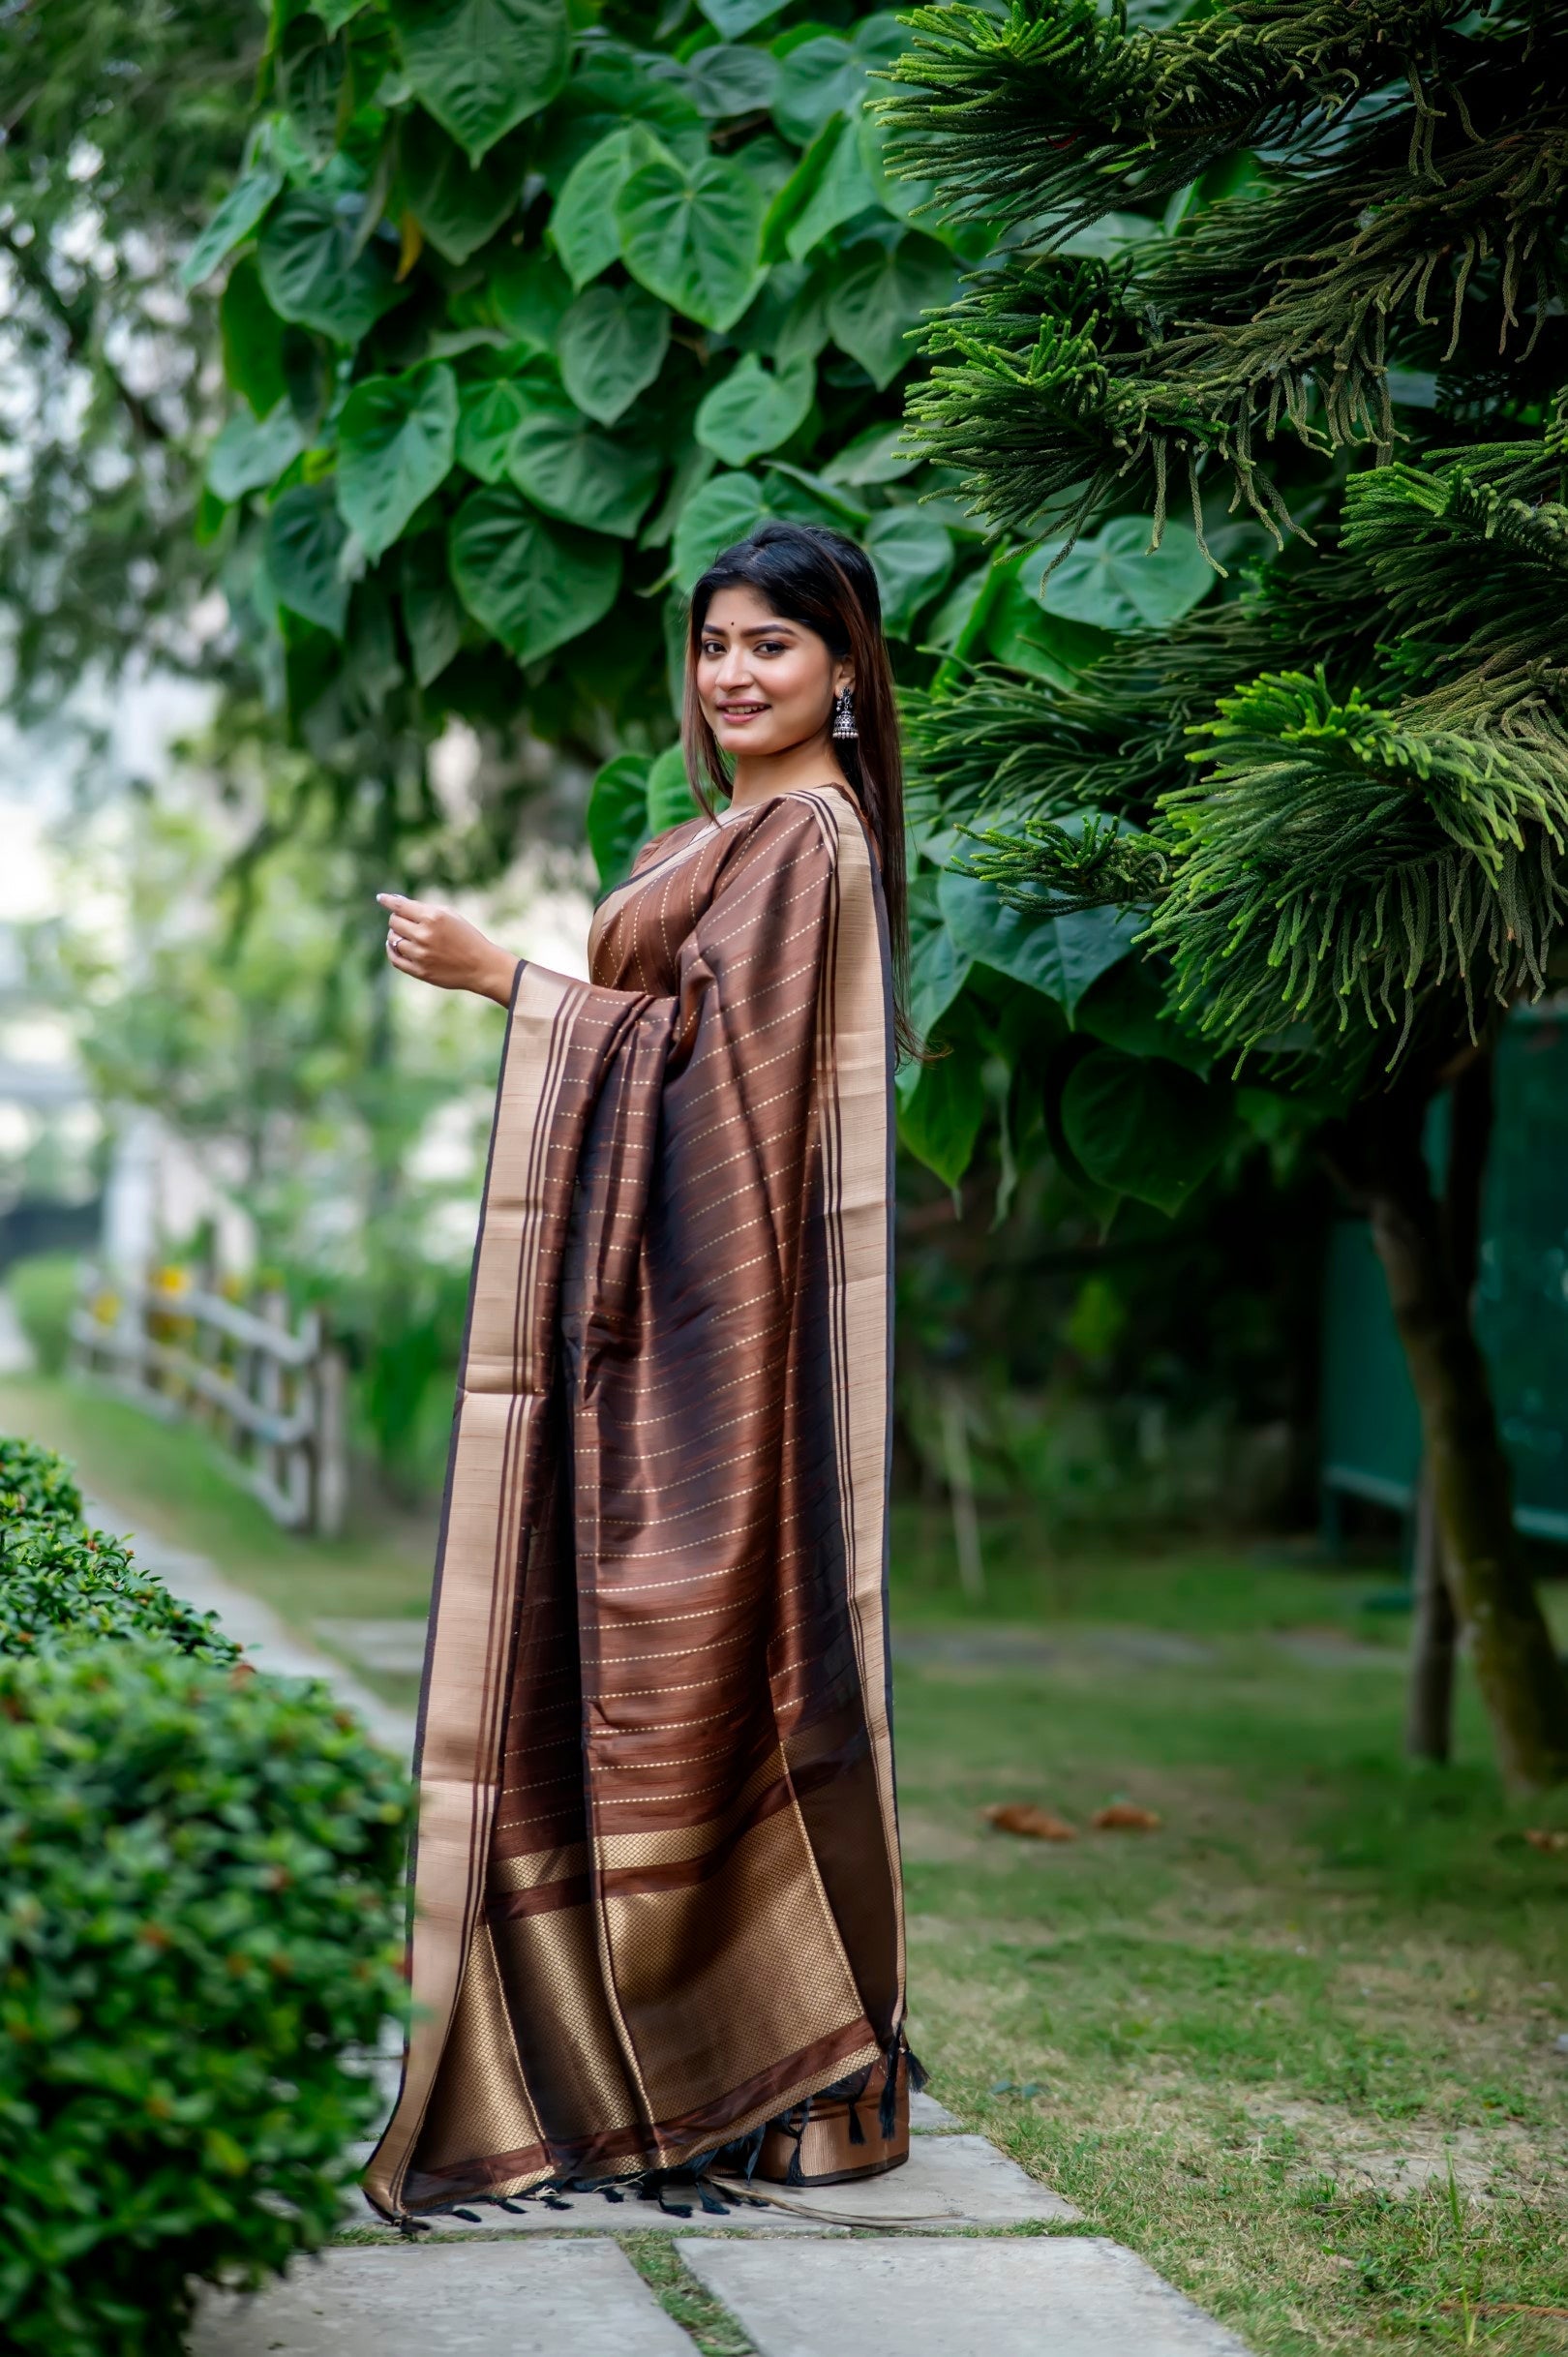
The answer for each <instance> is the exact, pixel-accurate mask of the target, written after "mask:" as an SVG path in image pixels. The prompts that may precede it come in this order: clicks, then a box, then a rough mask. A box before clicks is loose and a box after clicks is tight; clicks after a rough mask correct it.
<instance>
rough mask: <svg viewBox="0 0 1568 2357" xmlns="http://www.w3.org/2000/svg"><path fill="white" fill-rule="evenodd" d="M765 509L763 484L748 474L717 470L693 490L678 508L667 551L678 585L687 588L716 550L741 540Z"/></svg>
mask: <svg viewBox="0 0 1568 2357" xmlns="http://www.w3.org/2000/svg"><path fill="white" fill-rule="evenodd" d="M766 513H767V510H766V508H765V507H764V505H763V494H762V485H761V484H760V483H759V482H757V481H756V479H755V477H753V476H752V475H749V474H716V475H714V477H713V479H712V481H711V482H709V483H704V484H703V486H702V488H701V489H700V490H698V491H694V492H693V493H692V495H691V498H690V499H688V500H687V501H686V504H685V506H684V507H683V508H682V509H681V511H680V520H679V522H678V524H677V526H676V528H675V538H674V542H673V545H672V548H671V552H670V553H671V556H672V558H673V559H674V564H675V577H676V580H677V581H678V583H679V585H680V587H681V589H688V590H689V589H691V587H692V585H693V583H694V582H695V581H696V580H697V578H698V576H699V574H701V573H704V572H706V571H707V569H708V567H709V565H710V564H711V563H712V561H713V559H714V558H715V557H716V556H717V555H718V553H719V551H720V550H721V549H727V548H733V547H734V545H735V543H736V542H737V541H738V540H743V539H744V538H745V536H746V534H747V532H749V531H750V530H751V529H752V528H753V527H754V526H755V525H757V524H760V523H761V521H762V519H763V517H764V515H765V514H766Z"/></svg>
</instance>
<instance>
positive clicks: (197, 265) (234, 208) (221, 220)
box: [180, 164, 284, 287]
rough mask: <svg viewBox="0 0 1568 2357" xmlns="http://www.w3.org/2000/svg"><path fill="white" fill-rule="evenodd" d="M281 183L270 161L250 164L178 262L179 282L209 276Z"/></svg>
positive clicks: (188, 283)
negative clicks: (187, 251) (189, 249)
mask: <svg viewBox="0 0 1568 2357" xmlns="http://www.w3.org/2000/svg"><path fill="white" fill-rule="evenodd" d="M283 184H284V176H283V174H282V172H281V171H278V170H275V169H274V167H273V166H271V165H270V164H253V165H252V166H251V168H250V170H249V171H248V172H247V173H246V174H245V176H244V178H243V179H241V180H237V181H236V182H235V183H234V186H233V187H232V188H231V189H230V190H229V192H228V194H227V196H226V197H225V198H224V201H223V203H222V204H221V205H220V206H219V207H218V210H217V212H216V213H214V215H213V217H212V219H211V220H210V221H209V222H208V224H207V226H206V227H205V228H204V229H203V230H202V232H201V235H200V236H199V237H198V238H197V239H196V244H195V245H194V246H193V247H192V248H191V251H190V253H189V254H188V255H187V256H186V257H185V260H184V261H183V262H182V264H181V265H180V284H181V285H182V286H184V287H199V286H200V284H201V282H202V280H203V279H204V278H210V277H211V276H212V274H213V272H214V271H215V270H216V269H217V267H218V265H219V263H220V262H221V261H222V260H223V259H224V257H225V256H226V255H228V254H232V253H233V251H234V248H235V247H236V246H237V245H238V244H239V243H240V242H241V240H242V239H243V238H247V237H249V236H250V234H251V231H252V230H253V229H254V228H255V227H256V223H257V222H258V221H259V220H260V218H261V216H262V214H263V213H264V212H265V211H266V210H267V207H268V206H269V205H270V204H271V202H272V200H273V198H274V196H277V194H278V192H279V190H280V189H281V188H282V187H283Z"/></svg>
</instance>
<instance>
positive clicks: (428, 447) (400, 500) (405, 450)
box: [338, 367, 458, 557]
mask: <svg viewBox="0 0 1568 2357" xmlns="http://www.w3.org/2000/svg"><path fill="white" fill-rule="evenodd" d="M457 422H458V390H457V378H455V377H454V376H453V374H452V372H451V370H450V369H449V368H445V367H437V368H428V369H420V370H417V371H415V372H414V373H413V374H412V375H410V376H407V377H367V378H365V380H364V382H363V383H361V384H356V385H355V387H354V389H353V391H352V392H351V393H350V394H349V396H348V398H347V401H346V402H345V404H344V408H343V415H342V416H341V418H340V419H339V420H338V508H339V512H340V513H341V514H342V516H343V518H344V521H345V522H346V523H347V525H348V526H349V527H350V528H351V529H352V530H354V531H355V532H357V533H358V535H359V539H360V542H361V545H362V546H363V547H364V549H365V552H366V554H367V555H368V556H371V557H379V556H380V555H381V554H382V552H383V551H384V550H386V549H389V548H390V547H391V546H392V543H393V541H394V540H396V539H397V538H398V536H399V534H400V533H401V532H402V531H403V529H404V528H405V526H406V525H407V522H408V520H409V518H410V517H411V516H412V514H413V512H414V510H415V508H417V507H419V506H421V505H423V503H424V501H425V500H426V499H429V498H430V495H431V493H432V492H433V491H435V490H437V488H438V487H439V486H440V484H442V483H443V482H444V481H445V480H446V477H447V475H448V474H449V473H450V472H451V470H452V461H453V458H454V456H455V454H456V439H457Z"/></svg>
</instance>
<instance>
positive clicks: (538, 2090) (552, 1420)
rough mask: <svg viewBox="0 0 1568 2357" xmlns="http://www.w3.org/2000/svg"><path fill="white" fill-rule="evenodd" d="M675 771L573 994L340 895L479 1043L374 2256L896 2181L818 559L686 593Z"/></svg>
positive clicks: (715, 580)
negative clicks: (681, 782) (480, 1016)
mask: <svg viewBox="0 0 1568 2357" xmlns="http://www.w3.org/2000/svg"><path fill="white" fill-rule="evenodd" d="M685 743H686V752H687V762H688V767H689V770H690V771H691V774H692V776H693V778H694V780H695V781H696V786H697V791H698V793H699V795H700V797H701V798H702V800H703V803H704V807H705V810H706V811H707V812H708V815H706V816H704V817H702V818H694V819H692V820H689V821H688V822H687V823H686V824H685V825H683V826H680V827H677V828H674V829H672V830H671V831H669V832H668V833H666V834H663V835H660V836H658V837H657V838H656V840H654V841H653V842H651V843H649V844H648V845H647V846H646V847H645V849H644V851H643V852H642V854H641V856H640V858H639V859H638V861H637V864H636V867H635V869H634V870H633V873H632V876H631V878H630V880H629V881H628V882H627V883H626V884H623V885H622V886H620V887H619V888H618V890H617V891H613V892H611V893H610V894H609V895H608V896H607V898H606V899H605V900H604V901H603V902H602V903H601V904H600V906H599V908H598V910H597V912H596V914H595V916H594V920H593V926H592V931H591V935H590V939H589V954H590V962H591V970H592V978H593V979H592V982H591V983H584V982H568V981H565V980H563V979H562V978H561V977H560V976H559V975H556V974H550V973H547V972H544V971H542V970H541V969H539V968H537V967H535V966H532V965H530V964H528V962H527V961H521V962H520V961H519V960H517V959H515V958H514V957H513V956H512V955H511V954H510V953H509V952H505V951H503V950H501V949H499V948H498V947H497V945H496V944H495V943H493V942H491V941H488V940H487V939H486V938H485V937H484V935H483V934H481V933H479V932H478V931H477V930H476V929H475V928H474V927H473V926H471V925H468V924H467V923H465V922H463V921H462V920H461V919H460V918H457V917H455V916H453V915H452V914H450V913H449V912H447V911H445V910H440V909H435V908H431V907H428V906H426V905H424V904H422V903H420V902H417V901H412V900H407V899H403V898H400V897H398V896H397V895H395V894H391V893H387V894H384V895H382V904H383V906H385V907H386V908H387V910H388V911H389V926H388V938H387V951H388V954H389V955H390V957H391V959H392V961H393V963H394V965H396V966H397V968H398V970H399V971H400V972H401V973H404V974H408V975H412V976H415V977H416V978H418V979H419V980H421V981H423V982H432V983H435V984H436V985H437V987H440V988H444V989H466V990H473V991H477V992H480V993H482V994H483V995H485V996H487V997H490V998H494V999H496V1000H498V1002H499V1003H501V1004H502V1005H505V1006H507V1007H509V1009H510V1017H509V1022H508V1027H507V1038H506V1047H505V1051H504V1056H503V1061H502V1068H501V1076H500V1084H499V1094H498V1104H497V1111H496V1124H495V1130H494V1133H493V1137H492V1143H491V1155H490V1168H489V1174H488V1177H487V1180H486V1185H485V1199H484V1208H483V1213H482V1216H481V1224H480V1235H479V1243H478V1248H477V1252H476V1255H475V1261H474V1276H473V1290H472V1296H471V1300H470V1306H469V1314H468V1331H467V1341H466V1345H465V1351H464V1362H463V1370H462V1375H461V1377H460V1382H459V1391H458V1409H457V1418H456V1424H455V1428H454V1434H453V1442H452V1456H451V1465H450V1470H449V1473H448V1478H447V1492H446V1505H445V1512H444V1517H443V1527H442V1533H441V1545H440V1557H439V1563H438V1567H437V1583H436V1600H435V1606H434V1610H433V1616H432V1622H431V1639H430V1650H429V1655H428V1658H427V1662H426V1671H425V1687H424V1696H423V1701H422V1705H421V1711H420V1748H421V1758H420V1775H421V1786H422V1790H421V1807H420V1829H419V1851H418V1858H417V1862H416V1868H415V1878H414V1889H415V1920H414V1928H413V1936H412V1947H411V1973H412V1982H413V2001H414V2007H415V2015H414V2027H413V2032H412V2037H411V2040H410V2043H409V2048H408V2054H407V2062H406V2065H405V2070H404V2080H403V2087H402V2092H401V2095H400V2098H399V2101H398V2105H397V2108H396V2110H395V2112H394V2114H393V2117H392V2121H391V2124H390V2126H389V2127H388V2128H387V2130H386V2132H385V2135H384V2136H383V2138H382V2140H381V2143H380V2146H379V2148H378V2150H377V2155H376V2158H375V2161H373V2163H372V2166H371V2169H370V2172H369V2175H368V2177H367V2181H366V2182H367V2189H368V2191H369V2192H370V2196H371V2199H372V2200H373V2202H374V2203H375V2204H376V2205H377V2208H378V2209H380V2210H381V2211H383V2212H384V2213H385V2214H387V2215H388V2216H400V2215H403V2214H405V2213H407V2212H411V2211H419V2210H422V2209H437V2208H441V2207H444V2206H446V2205H448V2204H450V2203H451V2202H453V2201H454V2200H458V2199H463V2198H469V2199H471V2198H473V2197H475V2196H484V2195H492V2196H506V2195H511V2194H515V2193H519V2192H533V2191H553V2190H557V2189H558V2188H560V2187H562V2186H565V2185H571V2184H574V2183H576V2184H581V2183H583V2182H584V2181H588V2182H601V2181H605V2180H611V2179H624V2178H641V2179H643V2180H644V2182H645V2184H646V2185H649V2186H651V2187H652V2188H654V2189H657V2188H658V2187H659V2186H661V2185H662V2184H664V2183H666V2182H667V2181H668V2173H669V2172H671V2171H675V2170H686V2171H688V2172H689V2171H690V2170H691V2169H692V2168H693V2167H694V2166H695V2167H696V2168H697V2169H698V2170H699V2171H700V2170H701V2169H702V2167H703V2166H705V2165H706V2164H707V2162H708V2161H709V2160H710V2159H711V2157H712V2156H714V2155H715V2154H718V2153H720V2152H721V2151H722V2152H723V2155H724V2162H725V2164H726V2165H727V2166H730V2167H736V2166H740V2167H743V2168H747V2169H751V2170H755V2171H756V2172H757V2174H759V2175H761V2176H763V2177H773V2178H777V2177H780V2176H784V2177H787V2179H788V2181H789V2182H791V2183H794V2184H802V2183H805V2184H810V2183H817V2184H821V2183H827V2182H829V2181H832V2180H835V2179H837V2178H841V2177H845V2176H858V2175H861V2174H870V2173H873V2172H874V2171H877V2170H880V2169H884V2168H889V2167H892V2166H894V2165H896V2163H897V2162H898V2161H900V2160H901V2159H902V2158H903V2157H904V2155H905V2153H906V2151H907V2132H908V2130H907V2108H908V2086H909V2065H908V2058H907V2049H906V2046H905V2040H904V1954H903V1917H902V1900H901V1887H900V1876H899V1860H898V1842H897V1828H896V1824H895V1820H894V1813H893V1784H892V1755H891V1744H890V1727H889V1710H888V1663H887V1628H886V1610H885V1556H886V1501H887V1475H888V1434H889V1388H888V1376H889V1349H890V1325H889V1243H890V1149H891V1124H890V1070H891V1062H892V1041H893V984H892V976H893V971H894V959H895V958H897V957H899V954H900V948H899V945H901V942H902V938H903V932H904V869H903V830H902V810H901V793H900V778H899V763H898V745H897V732H896V721H895V716H894V707H893V699H892V689H891V682H890V676H889V670H888V659H887V650H886V648H885V646H884V644H883V640H882V636H881V627H880V614H879V606H878V599H877V588H876V579H875V575H874V574H873V572H872V570H871V567H870V565H869V564H868V563H867V561H866V559H865V558H864V557H863V556H862V555H861V554H860V552H859V550H858V549H857V548H856V547H855V546H854V545H853V543H852V542H850V541H847V540H844V539H842V538H840V537H839V535H838V534H836V533H834V532H829V531H826V530H820V529H816V528H813V527H806V526H801V525H793V524H770V525H767V526H765V527H763V528H762V529H760V530H758V531H757V532H756V533H754V534H753V535H752V537H751V538H750V539H749V540H747V541H745V542H743V543H741V544H740V545H739V547H737V548H733V549H731V550H729V551H728V552H727V553H726V554H725V555H724V556H722V557H720V558H719V559H717V561H716V562H715V563H714V564H713V565H712V566H711V567H710V568H709V571H708V572H707V573H706V574H705V575H704V576H703V578H702V580H701V581H700V582H699V583H698V585H697V588H696V589H695V591H694V592H693V596H692V606H691V625H690V642H689V658H688V668H687V694H686V724H685ZM722 795H727V796H728V798H729V799H728V806H727V807H726V808H725V809H723V810H722V812H718V813H717V814H715V810H714V798H715V797H717V796H722ZM726 2148H727V2149H726Z"/></svg>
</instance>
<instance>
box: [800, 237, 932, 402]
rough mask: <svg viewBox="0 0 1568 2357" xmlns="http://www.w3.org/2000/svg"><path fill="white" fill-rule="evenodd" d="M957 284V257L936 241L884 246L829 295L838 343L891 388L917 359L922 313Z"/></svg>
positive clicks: (915, 240) (910, 239)
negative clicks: (915, 342)
mask: <svg viewBox="0 0 1568 2357" xmlns="http://www.w3.org/2000/svg"><path fill="white" fill-rule="evenodd" d="M955 284H956V274H955V271H954V267H953V261H952V257H951V255H950V254H949V253H948V251H947V249H946V247H944V246H939V245H938V244H937V242H936V240H935V239H934V238H931V237H921V236H909V237H903V238H900V239H899V241H898V243H897V245H895V246H892V247H878V248H877V249H876V251H875V252H874V253H873V254H872V256H871V257H869V258H868V259H867V260H866V261H864V262H862V263H860V264H859V267H858V268H856V269H854V270H852V271H851V272H850V274H849V276H848V277H847V278H845V279H842V280H841V281H840V282H839V284H838V286H836V287H834V288H833V291H832V293H831V294H830V295H829V301H828V324H829V328H830V329H831V331H832V338H833V342H834V343H835V344H836V345H837V346H838V348H839V350H840V351H844V352H848V354H849V356H850V358H851V359H852V360H858V361H859V364H860V366H861V367H862V368H863V369H864V371H865V373H866V375H867V376H868V377H869V378H871V380H872V382H873V383H874V384H875V385H877V386H878V388H879V389H883V388H886V387H887V386H888V385H890V384H891V382H892V380H893V378H895V377H896V376H897V374H898V372H899V370H900V369H901V368H903V367H904V366H905V364H906V363H907V362H908V361H909V360H910V359H911V358H912V357H913V354H914V346H913V344H912V343H911V341H910V337H911V334H912V331H914V330H915V329H917V328H919V327H920V322H921V317H922V315H923V314H924V313H925V312H928V311H934V310H936V309H938V308H939V307H940V306H941V305H942V304H944V303H946V302H948V301H949V300H950V298H951V295H952V291H953V287H954V286H955Z"/></svg>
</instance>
